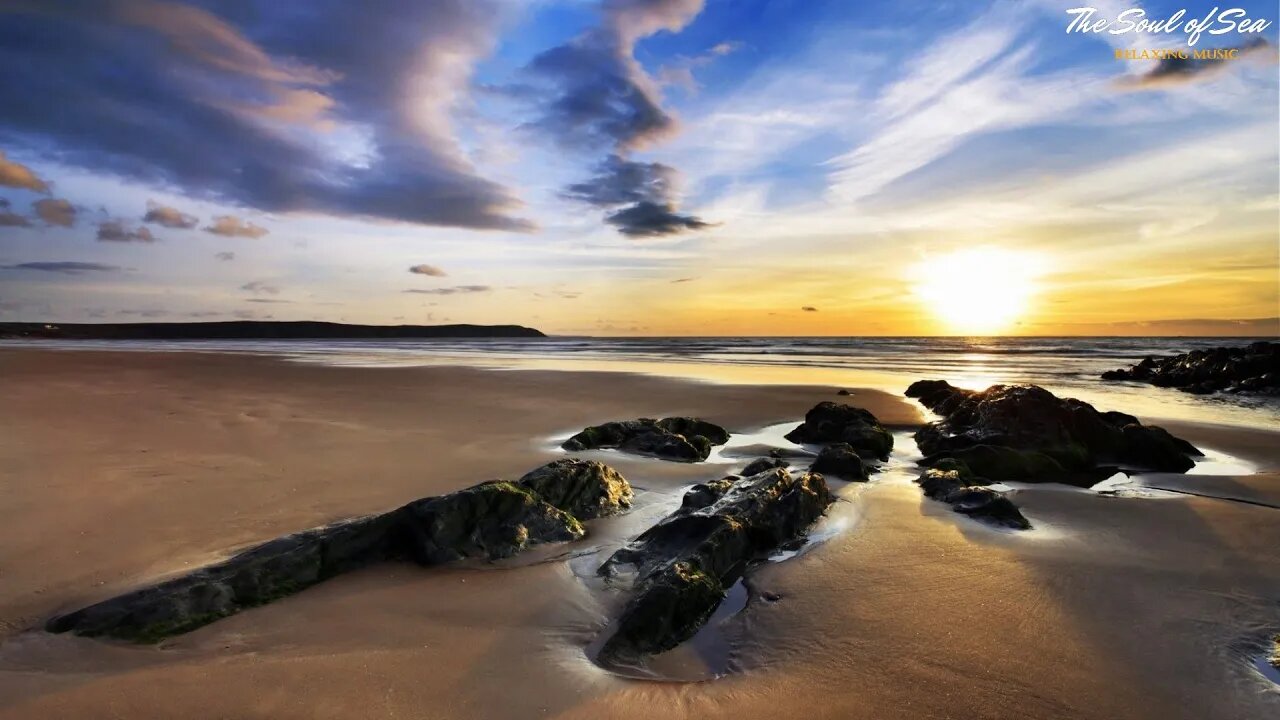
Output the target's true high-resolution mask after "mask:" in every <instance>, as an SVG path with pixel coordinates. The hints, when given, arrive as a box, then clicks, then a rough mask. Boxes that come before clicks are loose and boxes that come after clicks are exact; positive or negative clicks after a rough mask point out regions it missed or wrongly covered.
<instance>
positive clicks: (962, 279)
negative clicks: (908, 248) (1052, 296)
mask: <svg viewBox="0 0 1280 720" xmlns="http://www.w3.org/2000/svg"><path fill="white" fill-rule="evenodd" d="M1041 268H1042V263H1041V260H1040V258H1039V256H1037V255H1035V254H1032V253H1027V252H1018V251H1013V250H1005V249H1002V248H995V247H977V248H971V249H967V250H958V251H955V252H951V253H947V254H945V255H937V256H934V257H931V258H929V259H927V260H925V261H924V262H921V263H919V264H918V265H916V266H915V267H914V268H913V269H912V281H913V283H914V285H913V289H914V292H915V294H916V297H918V298H919V299H920V301H921V303H923V305H924V306H925V308H926V309H927V310H928V311H929V312H930V313H932V314H933V315H934V316H936V317H937V318H938V319H939V320H940V321H942V323H943V324H944V325H945V328H946V329H947V330H949V331H953V332H957V333H966V334H968V333H972V334H993V333H999V332H1004V331H1007V330H1008V329H1009V328H1010V326H1012V325H1013V324H1014V323H1016V322H1017V321H1018V320H1019V319H1020V318H1022V317H1023V316H1024V315H1025V314H1026V313H1027V310H1028V308H1029V306H1030V303H1031V299H1032V297H1033V296H1034V295H1035V294H1036V290H1037V286H1036V279H1037V277H1038V276H1039V275H1040V273H1041V272H1042V270H1041Z"/></svg>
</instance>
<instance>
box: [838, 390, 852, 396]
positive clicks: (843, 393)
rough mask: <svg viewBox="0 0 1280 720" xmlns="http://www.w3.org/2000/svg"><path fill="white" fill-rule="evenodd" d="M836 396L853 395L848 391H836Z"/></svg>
mask: <svg viewBox="0 0 1280 720" xmlns="http://www.w3.org/2000/svg"><path fill="white" fill-rule="evenodd" d="M836 394H837V395H852V394H853V393H851V392H849V391H848V390H840V391H838V392H837V393H836Z"/></svg>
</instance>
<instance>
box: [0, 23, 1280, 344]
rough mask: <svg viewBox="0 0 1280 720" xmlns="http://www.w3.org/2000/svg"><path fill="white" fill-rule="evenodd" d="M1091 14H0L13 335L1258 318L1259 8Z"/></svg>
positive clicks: (565, 331) (1268, 161) (684, 331)
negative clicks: (1193, 27) (163, 328)
mask: <svg viewBox="0 0 1280 720" xmlns="http://www.w3.org/2000/svg"><path fill="white" fill-rule="evenodd" d="M1082 5H1085V0H1062V1H1058V0H1022V1H1018V2H1014V1H1009V2H987V3H983V2H967V1H966V2H936V1H929V2H924V1H917V0H892V1H891V0H884V1H883V2H877V1H865V2H853V1H852V0H524V1H520V0H365V1H364V2H359V3H352V2H343V1H340V0H315V1H312V2H282V1H279V0H276V1H265V0H260V1H259V0H222V1H219V2H212V1H209V2H199V1H192V2H171V1H168V0H65V1H63V0H38V1H37V0H0V321H38V322H140V321H153V322H160V321H198V320H236V319H261V320H329V321H335V322H350V323H369V324H402V323H403V324H441V323H478V324H508V323H515V324H523V325H528V326H532V327H536V328H539V329H541V330H543V331H544V332H547V333H549V334H560V335H648V336H659V335H933V334H943V335H946V334H973V333H983V334H987V333H990V334H1025V335H1077V334H1079V335H1112V334H1117V335H1210V334H1214V335H1219V334H1220V335H1280V319H1277V316H1280V140H1278V137H1280V90H1278V82H1277V76H1278V72H1277V67H1278V66H1277V53H1276V49H1275V48H1276V42H1277V27H1278V26H1277V24H1276V23H1277V21H1280V17H1277V9H1276V6H1275V3H1274V2H1236V3H1231V4H1229V5H1228V6H1225V7H1230V8H1239V9H1241V11H1242V12H1243V16H1244V17H1246V18H1248V19H1249V20H1250V21H1251V22H1252V21H1261V22H1265V23H1269V25H1268V26H1267V27H1265V28H1264V29H1261V31H1260V32H1245V33H1241V32H1234V31H1233V32H1226V33H1222V34H1216V35H1215V34H1210V33H1208V32H1206V33H1204V34H1202V35H1200V36H1199V37H1198V39H1197V42H1196V44H1195V45H1194V46H1191V45H1189V44H1188V40H1189V37H1190V36H1189V35H1187V34H1186V33H1185V32H1172V33H1138V32H1130V33H1123V34H1119V33H1107V32H1105V31H1104V32H1097V33H1093V32H1075V33H1069V32H1067V27H1068V25H1069V23H1070V21H1071V19H1072V16H1071V15H1069V14H1068V13H1067V10H1069V9H1072V8H1076V7H1080V6H1082ZM1092 5H1093V6H1094V7H1095V8H1096V9H1097V12H1096V14H1095V16H1094V17H1096V18H1104V19H1106V18H1117V17H1118V16H1119V14H1120V13H1121V12H1124V11H1126V10H1136V9H1141V10H1143V11H1144V12H1145V13H1146V17H1148V18H1150V19H1161V18H1165V17H1168V16H1170V15H1172V14H1174V13H1175V12H1177V11H1178V10H1179V9H1185V10H1186V13H1185V16H1184V17H1188V18H1199V17H1203V16H1204V15H1206V13H1208V12H1209V11H1210V10H1211V9H1213V8H1214V7H1216V6H1218V4H1217V3H1211V2H1196V1H1193V0H1174V1H1173V2H1143V3H1138V2H1131V1H1126V0H1093V2H1092ZM1130 17H1133V16H1130ZM1234 19H1236V20H1239V19H1240V18H1239V17H1236V18H1234ZM1113 27H1114V26H1113ZM1215 48H1218V49H1228V48H1235V49H1237V51H1238V52H1237V55H1238V56H1237V57H1235V58H1234V59H1229V60H1219V61H1214V60H1185V59H1177V58H1169V57H1147V58H1146V59H1141V58H1139V59H1118V58H1117V52H1118V51H1120V52H1123V51H1134V52H1139V53H1140V52H1141V51H1143V50H1146V51H1148V55H1155V54H1156V53H1155V52H1154V51H1165V52H1167V51H1178V50H1182V51H1190V50H1201V49H1215Z"/></svg>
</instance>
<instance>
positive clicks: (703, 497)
mask: <svg viewBox="0 0 1280 720" xmlns="http://www.w3.org/2000/svg"><path fill="white" fill-rule="evenodd" d="M741 479H742V478H739V477H733V476H730V477H727V478H723V479H721V480H712V481H711V482H708V483H698V484H697V485H694V486H693V487H691V488H689V490H688V491H686V492H685V494H684V497H683V498H681V500H680V509H679V510H678V511H677V512H683V513H691V512H693V511H694V510H701V509H702V508H704V507H707V506H708V505H713V504H715V502H716V501H717V500H719V499H720V498H722V497H724V495H725V493H727V492H729V488H731V487H733V484H734V483H735V482H737V481H738V480H741Z"/></svg>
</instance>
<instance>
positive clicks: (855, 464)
mask: <svg viewBox="0 0 1280 720" xmlns="http://www.w3.org/2000/svg"><path fill="white" fill-rule="evenodd" d="M809 469H810V470H812V471H813V472H816V473H822V474H823V475H834V476H835V477H838V478H840V479H841V480H850V481H854V482H866V480H867V467H866V465H864V464H863V462H862V458H861V457H859V456H858V453H856V452H854V450H853V447H852V446H850V445H849V443H844V442H839V443H832V444H831V445H828V446H826V447H824V448H822V452H820V453H818V458H817V459H816V460H814V461H813V465H812V466H811V467H810V468H809Z"/></svg>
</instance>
